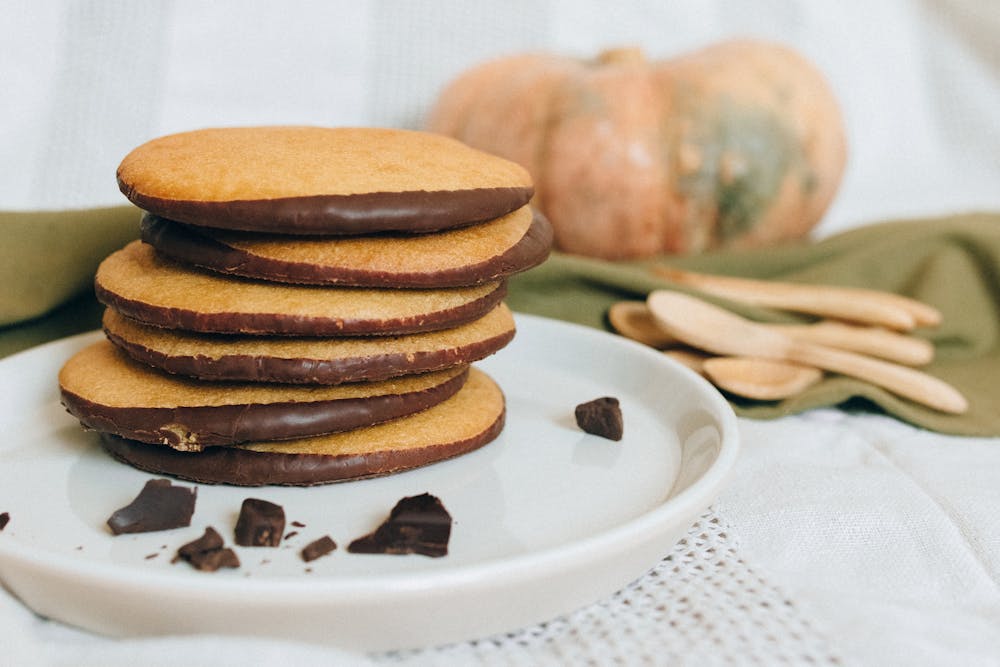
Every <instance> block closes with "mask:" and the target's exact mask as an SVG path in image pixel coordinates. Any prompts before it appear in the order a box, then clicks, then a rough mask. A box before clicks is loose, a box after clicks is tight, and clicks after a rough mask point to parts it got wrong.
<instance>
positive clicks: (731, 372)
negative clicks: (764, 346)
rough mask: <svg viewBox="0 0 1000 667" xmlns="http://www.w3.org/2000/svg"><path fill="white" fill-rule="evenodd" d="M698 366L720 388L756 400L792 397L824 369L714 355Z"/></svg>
mask: <svg viewBox="0 0 1000 667" xmlns="http://www.w3.org/2000/svg"><path fill="white" fill-rule="evenodd" d="M701 367H702V369H703V371H704V373H705V375H706V377H708V379H709V380H711V381H712V384H714V385H715V386H717V387H719V388H720V389H725V390H726V391H728V392H729V393H731V394H736V395H737V396H743V397H745V398H752V399H756V400H758V401H777V400H781V399H783V398H789V397H791V396H795V395H797V394H800V393H802V392H803V391H805V390H806V389H808V388H809V387H811V386H813V385H814V384H816V383H817V382H819V381H820V380H821V379H823V371H821V370H820V369H818V368H815V367H814V366H803V365H802V364H796V363H793V362H791V361H778V360H775V359H761V358H760V357H714V358H711V359H706V360H705V361H703V362H702V364H701Z"/></svg>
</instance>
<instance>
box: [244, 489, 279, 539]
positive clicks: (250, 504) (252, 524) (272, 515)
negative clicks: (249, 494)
mask: <svg viewBox="0 0 1000 667" xmlns="http://www.w3.org/2000/svg"><path fill="white" fill-rule="evenodd" d="M284 532H285V510H284V509H282V507H281V505H275V504H274V503H271V502H268V501H266V500H260V499H258V498H247V499H246V500H244V501H243V506H242V507H241V508H240V517H239V518H238V519H237V520H236V544H238V545H240V546H241V547H276V546H278V545H279V544H280V543H281V534H282V533H284Z"/></svg>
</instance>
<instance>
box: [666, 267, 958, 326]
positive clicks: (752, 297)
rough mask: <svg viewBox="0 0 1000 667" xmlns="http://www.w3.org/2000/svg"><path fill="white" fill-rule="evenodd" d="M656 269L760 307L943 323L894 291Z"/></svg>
mask: <svg viewBox="0 0 1000 667" xmlns="http://www.w3.org/2000/svg"><path fill="white" fill-rule="evenodd" d="M652 271H653V272H654V273H656V274H657V275H658V276H660V277H662V278H666V279H667V280H669V281H671V282H674V283H678V284H682V285H690V286H691V287H695V288H697V289H700V290H702V291H704V292H707V293H709V294H714V295H716V296H721V297H723V298H726V299H732V300H734V301H742V302H744V303H748V304H752V305H755V306H766V307H770V308H782V309H785V310H793V311H797V312H802V313H811V314H813V315H820V316H822V317H833V318H836V319H842V320H850V321H853V322H862V323H865V324H874V325H878V326H884V327H888V328H890V329H899V330H903V331H909V330H911V329H913V328H915V327H918V326H921V327H922V326H936V325H938V324H940V323H941V312H940V311H938V310H937V309H936V308H934V307H933V306H930V305H928V304H926V303H923V302H922V301H917V300H916V299H910V298H908V297H905V296H901V295H899V294H894V293H892V292H882V291H879V290H871V289H862V288H858V287H834V286H830V285H805V284H800V283H787V282H778V281H773V280H753V279H750V278H734V277H731V276H717V275H709V274H705V273H695V272H692V271H682V270H680V269H673V268H670V267H666V266H654V267H653V268H652Z"/></svg>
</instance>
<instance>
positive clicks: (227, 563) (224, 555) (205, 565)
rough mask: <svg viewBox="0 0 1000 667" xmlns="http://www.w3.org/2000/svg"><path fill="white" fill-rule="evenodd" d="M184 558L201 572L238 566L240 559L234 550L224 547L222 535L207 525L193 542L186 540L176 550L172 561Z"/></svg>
mask: <svg viewBox="0 0 1000 667" xmlns="http://www.w3.org/2000/svg"><path fill="white" fill-rule="evenodd" d="M178 560H185V561H187V562H188V563H190V564H191V566H192V567H194V568H195V569H198V570H201V571H202V572H215V571H216V570H218V569H219V568H220V567H239V566H240V559H239V558H238V557H237V556H236V552H234V551H233V550H232V549H229V548H227V547H225V545H224V544H223V541H222V536H221V535H219V533H218V532H217V531H216V530H215V529H214V528H212V527H211V526H209V527H208V528H206V529H205V533H204V534H203V535H202V536H201V537H199V538H198V539H197V540H194V541H193V542H188V543H187V544H185V545H184V546H182V547H181V548H180V549H178V550H177V557H176V558H174V560H173V561H172V562H177V561H178Z"/></svg>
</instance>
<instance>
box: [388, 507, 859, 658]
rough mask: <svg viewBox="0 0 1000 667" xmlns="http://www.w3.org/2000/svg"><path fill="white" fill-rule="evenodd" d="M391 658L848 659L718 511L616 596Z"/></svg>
mask: <svg viewBox="0 0 1000 667" xmlns="http://www.w3.org/2000/svg"><path fill="white" fill-rule="evenodd" d="M375 659H376V661H377V662H378V663H382V664H387V665H469V664H482V665H507V664H525V665H699V666H711V665H802V664H809V665H843V664H846V663H845V661H844V660H843V659H842V658H841V657H840V656H838V655H836V654H835V653H834V652H833V650H832V649H831V647H830V646H829V644H828V642H827V639H826V636H825V635H824V633H823V631H822V628H820V627H819V626H818V625H817V624H816V622H815V621H814V620H812V619H810V618H809V617H808V614H806V613H805V612H804V611H803V610H801V609H800V608H799V607H797V606H796V605H795V603H794V602H793V601H792V600H790V599H789V598H788V597H787V596H786V595H785V594H784V593H783V592H782V591H781V590H780V588H778V587H777V586H775V585H774V584H772V583H770V582H769V581H767V579H765V578H764V577H762V576H761V575H760V573H758V572H757V571H756V570H755V569H754V568H753V567H751V566H750V565H749V564H747V562H746V561H745V560H744V559H743V558H742V557H741V556H740V549H739V542H738V541H737V539H736V537H735V536H734V535H733V533H732V530H731V528H730V527H729V526H728V525H727V524H726V522H725V520H724V519H723V518H722V517H720V516H719V515H718V514H717V513H716V512H715V511H714V510H712V509H709V510H708V511H706V512H705V513H703V514H702V515H701V516H700V517H699V518H698V520H697V521H696V522H695V523H694V525H692V526H691V528H690V529H689V530H688V532H687V535H686V536H685V537H684V538H683V539H682V540H681V541H679V542H678V543H677V544H676V545H675V547H674V549H673V551H671V553H670V554H669V555H667V556H666V557H665V558H664V559H663V560H661V561H660V562H659V563H658V564H657V565H656V567H654V568H653V569H652V570H650V571H649V572H648V573H646V575H645V576H643V577H642V578H640V579H639V580H637V581H635V582H633V583H632V584H630V585H629V586H627V587H626V588H624V589H623V590H621V591H619V592H618V593H617V594H615V595H614V596H612V597H611V598H609V599H607V600H603V601H601V602H599V603H596V604H593V605H590V606H589V607H585V608H583V609H580V610H578V611H576V612H574V613H572V614H569V615H567V616H563V617H561V618H558V619H555V620H553V621H550V622H548V623H543V624H540V625H536V626H534V627H531V628H525V629H523V630H520V631H518V632H513V633H509V634H506V635H498V636H495V637H492V638H489V639H483V640H480V641H475V642H466V643H462V644H454V645H451V646H447V647H442V648H438V649H434V650H432V651H413V652H396V653H388V654H384V655H380V656H375Z"/></svg>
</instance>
